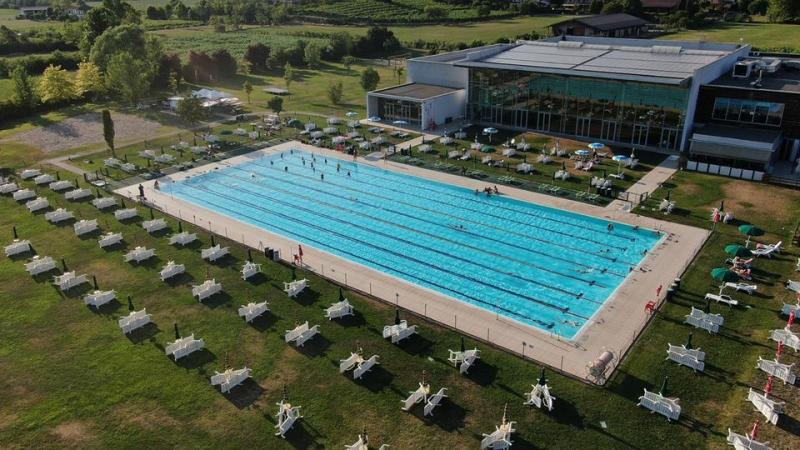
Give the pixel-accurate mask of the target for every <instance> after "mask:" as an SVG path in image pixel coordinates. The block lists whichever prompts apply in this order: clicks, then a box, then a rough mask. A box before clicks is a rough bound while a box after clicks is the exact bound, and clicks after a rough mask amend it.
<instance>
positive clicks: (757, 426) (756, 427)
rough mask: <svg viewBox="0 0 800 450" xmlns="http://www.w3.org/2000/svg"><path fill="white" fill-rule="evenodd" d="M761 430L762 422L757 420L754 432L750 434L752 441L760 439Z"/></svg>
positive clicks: (754, 424)
mask: <svg viewBox="0 0 800 450" xmlns="http://www.w3.org/2000/svg"><path fill="white" fill-rule="evenodd" d="M759 428H761V421H759V420H756V421H755V422H754V423H753V431H751V432H750V439H755V438H757V437H758V429H759Z"/></svg>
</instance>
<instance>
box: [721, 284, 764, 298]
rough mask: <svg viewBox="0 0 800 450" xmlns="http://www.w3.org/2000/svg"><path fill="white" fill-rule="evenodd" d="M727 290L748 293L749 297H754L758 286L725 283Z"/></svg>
mask: <svg viewBox="0 0 800 450" xmlns="http://www.w3.org/2000/svg"><path fill="white" fill-rule="evenodd" d="M725 287H726V288H731V289H735V290H736V292H746V293H747V294H749V295H753V294H755V293H756V291H757V290H758V286H757V285H755V284H747V283H731V282H727V283H725Z"/></svg>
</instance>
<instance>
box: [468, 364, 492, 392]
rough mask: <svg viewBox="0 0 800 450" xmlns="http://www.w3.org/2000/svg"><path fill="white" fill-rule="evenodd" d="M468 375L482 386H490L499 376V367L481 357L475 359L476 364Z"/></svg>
mask: <svg viewBox="0 0 800 450" xmlns="http://www.w3.org/2000/svg"><path fill="white" fill-rule="evenodd" d="M466 377H467V379H469V380H472V381H474V382H476V383H478V384H479V385H481V386H488V385H490V384H492V383H494V380H495V378H497V367H495V366H493V365H491V364H487V363H485V362H484V361H483V360H482V359H479V360H477V361H475V365H473V366H472V367H470V368H469V372H467V374H466Z"/></svg>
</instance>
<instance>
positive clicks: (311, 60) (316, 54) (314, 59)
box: [303, 42, 322, 69]
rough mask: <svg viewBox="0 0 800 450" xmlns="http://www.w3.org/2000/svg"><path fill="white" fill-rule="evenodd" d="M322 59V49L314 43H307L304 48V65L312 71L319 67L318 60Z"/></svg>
mask: <svg viewBox="0 0 800 450" xmlns="http://www.w3.org/2000/svg"><path fill="white" fill-rule="evenodd" d="M321 57H322V49H321V48H320V46H319V44H317V43H316V42H309V43H308V45H306V48H305V56H304V58H303V59H304V60H305V62H306V65H307V66H308V67H309V68H311V69H314V68H316V67H318V66H319V61H320V58H321Z"/></svg>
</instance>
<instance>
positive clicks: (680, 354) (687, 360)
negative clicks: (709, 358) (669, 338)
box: [667, 344, 706, 372]
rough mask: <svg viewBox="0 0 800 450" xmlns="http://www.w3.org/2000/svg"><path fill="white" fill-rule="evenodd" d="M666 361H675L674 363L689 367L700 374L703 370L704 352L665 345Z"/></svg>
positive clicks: (683, 346) (682, 346)
mask: <svg viewBox="0 0 800 450" xmlns="http://www.w3.org/2000/svg"><path fill="white" fill-rule="evenodd" d="M667 359H669V360H672V361H675V362H676V363H678V364H680V365H682V366H686V367H690V368H691V369H692V370H694V371H698V370H699V371H700V372H702V371H703V370H704V369H705V366H706V364H705V359H706V354H705V352H701V351H700V350H699V349H687V348H686V346H685V345H681V346H680V347H679V346H677V345H672V344H667Z"/></svg>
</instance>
